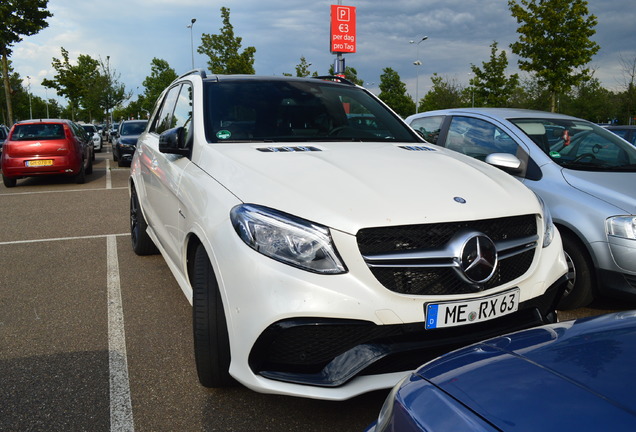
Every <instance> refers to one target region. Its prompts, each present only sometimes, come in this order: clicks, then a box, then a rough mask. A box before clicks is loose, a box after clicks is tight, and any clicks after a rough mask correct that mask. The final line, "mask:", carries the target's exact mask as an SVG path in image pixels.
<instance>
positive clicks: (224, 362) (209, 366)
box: [192, 245, 234, 387]
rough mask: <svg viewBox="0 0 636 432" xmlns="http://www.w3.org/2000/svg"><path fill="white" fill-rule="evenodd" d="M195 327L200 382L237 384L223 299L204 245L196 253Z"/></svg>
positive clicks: (196, 357)
mask: <svg viewBox="0 0 636 432" xmlns="http://www.w3.org/2000/svg"><path fill="white" fill-rule="evenodd" d="M192 327H193V332H194V357H195V361H196V365H197V374H198V375H199V381H200V382H201V384H202V385H204V386H205V387H227V386H230V385H232V384H234V380H233V378H232V377H231V376H230V373H229V368H230V340H229V336H228V331H227V321H226V320H225V311H224V310H223V301H222V300H221V294H220V292H219V285H218V283H217V281H216V277H215V276H214V270H213V269H212V265H211V264H210V259H209V258H208V254H207V252H206V251H205V248H204V247H203V245H199V246H198V247H197V250H196V252H195V254H194V266H193V275H192Z"/></svg>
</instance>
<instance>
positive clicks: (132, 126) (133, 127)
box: [121, 121, 147, 135]
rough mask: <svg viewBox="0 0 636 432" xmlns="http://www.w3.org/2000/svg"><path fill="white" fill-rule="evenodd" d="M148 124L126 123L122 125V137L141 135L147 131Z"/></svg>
mask: <svg viewBox="0 0 636 432" xmlns="http://www.w3.org/2000/svg"><path fill="white" fill-rule="evenodd" d="M146 123H147V122H145V121H144V122H134V123H124V124H122V125H121V135H141V133H142V132H143V131H144V129H146Z"/></svg>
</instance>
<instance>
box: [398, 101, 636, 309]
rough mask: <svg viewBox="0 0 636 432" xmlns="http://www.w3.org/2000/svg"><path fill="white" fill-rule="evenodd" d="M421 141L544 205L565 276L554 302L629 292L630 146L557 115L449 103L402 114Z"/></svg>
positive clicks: (634, 226) (632, 268)
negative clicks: (481, 164)
mask: <svg viewBox="0 0 636 432" xmlns="http://www.w3.org/2000/svg"><path fill="white" fill-rule="evenodd" d="M406 121H407V123H409V124H410V125H411V127H413V128H414V129H415V130H417V131H419V132H420V133H421V134H422V135H423V136H424V137H425V139H427V140H428V141H429V142H431V143H434V144H437V145H439V146H442V147H445V148H448V149H451V150H454V151H457V152H459V153H462V154H465V155H467V156H470V157H472V158H476V159H480V160H484V161H486V162H488V163H490V164H491V165H495V166H497V167H499V168H501V169H502V170H504V171H506V172H508V173H510V174H512V175H513V176H514V177H515V178H517V179H518V180H520V181H521V182H522V183H523V184H524V185H526V186H527V187H529V188H530V189H531V190H533V191H534V192H536V193H537V195H539V196H540V197H541V198H542V199H543V201H544V202H545V203H546V204H547V206H548V208H549V209H550V212H551V214H552V217H553V219H554V223H555V224H556V226H557V227H558V229H559V231H560V233H561V236H562V238H563V246H564V249H565V253H566V257H567V261H568V267H569V283H568V287H567V289H566V293H565V296H564V297H563V299H562V300H561V302H560V308H562V309H573V308H577V307H581V306H585V305H587V304H589V303H590V302H591V301H592V299H593V298H594V297H595V296H598V295H611V296H614V297H619V298H621V297H624V298H628V299H632V300H633V299H634V298H636V190H635V189H634V184H636V148H635V147H634V146H632V145H630V144H629V143H627V142H626V141H624V140H622V139H620V138H619V137H618V136H617V135H615V134H613V133H610V132H608V131H607V130H606V129H605V128H602V127H600V126H597V125H595V124H593V123H590V122H588V121H585V120H581V119H577V118H574V117H569V116H565V115H561V114H554V113H545V112H540V111H527V110H517V109H497V108H475V109H470V108H468V109H450V110H441V111H433V112H427V113H420V114H415V115H413V116H410V117H408V118H407V119H406Z"/></svg>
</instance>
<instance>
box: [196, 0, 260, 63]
mask: <svg viewBox="0 0 636 432" xmlns="http://www.w3.org/2000/svg"><path fill="white" fill-rule="evenodd" d="M221 16H222V17H223V27H221V34H218V35H209V34H205V33H204V34H203V35H202V36H201V45H200V46H199V47H198V48H197V52H198V53H199V54H205V55H207V56H208V57H209V58H210V60H209V61H208V66H209V67H210V70H211V71H212V73H215V74H254V54H255V53H256V48H254V47H247V48H245V50H243V52H239V51H240V50H241V42H242V41H243V38H241V37H238V36H234V27H233V26H232V24H231V23H230V9H229V8H226V7H222V8H221Z"/></svg>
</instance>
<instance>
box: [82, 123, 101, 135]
mask: <svg viewBox="0 0 636 432" xmlns="http://www.w3.org/2000/svg"><path fill="white" fill-rule="evenodd" d="M82 127H83V128H84V130H85V131H86V132H88V133H95V132H97V129H95V126H93V125H82Z"/></svg>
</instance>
